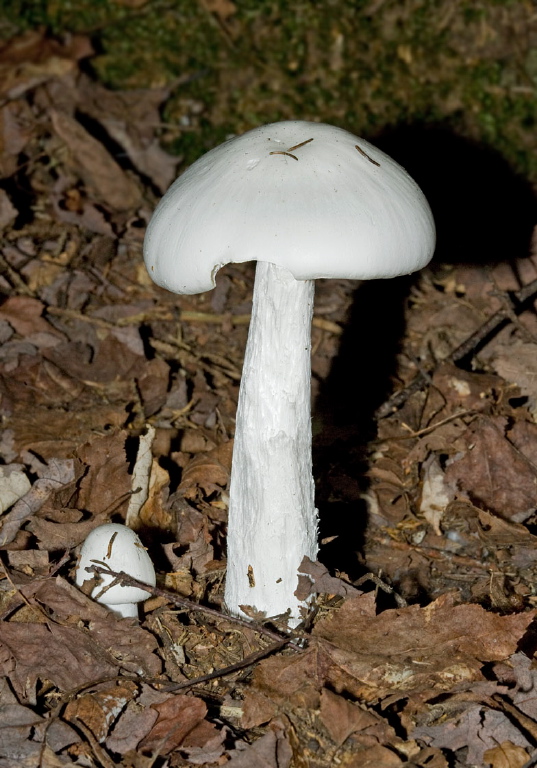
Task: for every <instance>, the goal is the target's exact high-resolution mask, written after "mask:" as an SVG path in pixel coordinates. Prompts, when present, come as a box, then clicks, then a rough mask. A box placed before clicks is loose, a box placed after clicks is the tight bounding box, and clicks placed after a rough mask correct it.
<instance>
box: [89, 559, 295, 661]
mask: <svg viewBox="0 0 537 768" xmlns="http://www.w3.org/2000/svg"><path fill="white" fill-rule="evenodd" d="M86 571H88V572H90V573H97V574H100V575H103V576H112V577H113V578H114V582H112V583H111V584H110V585H108V587H111V586H112V585H113V584H114V583H117V584H122V585H123V586H126V587H136V588H137V589H143V590H145V591H146V592H149V593H150V594H151V595H154V596H155V597H165V598H166V600H168V601H169V602H170V603H173V604H174V605H177V606H179V607H180V608H186V609H187V610H189V611H197V612H199V613H205V614H206V615H208V616H213V617H214V618H217V619H224V620H225V621H229V622H231V623H233V624H237V625H238V626H240V627H246V628H248V629H253V630H254V631H255V632H259V634H260V635H265V637H270V639H271V640H274V641H275V642H276V643H279V642H282V641H283V640H285V641H286V642H287V643H288V644H289V645H290V646H292V647H293V648H296V649H297V650H303V645H301V644H300V642H299V641H298V640H293V638H292V637H291V636H282V635H281V634H280V633H279V632H276V631H275V630H273V629H268V627H265V626H263V624H259V622H254V621H251V620H250V619H241V618H240V617H239V616H228V615H227V614H224V613H222V612H221V611H218V610H216V608H209V607H208V606H206V605H201V604H200V603H194V602H193V601H192V600H187V598H186V597H180V596H179V595H176V594H175V593H174V592H168V591H167V590H165V589H161V588H160V587H152V586H151V585H150V584H145V583H144V582H143V581H138V579H134V578H133V577H132V576H129V575H128V574H127V573H124V572H123V571H119V572H118V571H112V570H109V569H108V568H102V567H101V566H98V565H94V566H92V567H91V568H86Z"/></svg>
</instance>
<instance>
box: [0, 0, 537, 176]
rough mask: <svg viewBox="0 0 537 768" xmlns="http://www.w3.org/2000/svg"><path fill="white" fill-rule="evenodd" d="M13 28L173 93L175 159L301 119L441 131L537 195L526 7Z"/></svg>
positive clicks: (188, 15)
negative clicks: (467, 143)
mask: <svg viewBox="0 0 537 768" xmlns="http://www.w3.org/2000/svg"><path fill="white" fill-rule="evenodd" d="M3 12H4V15H5V17H6V21H7V24H6V25H3V27H0V29H2V28H4V29H8V28H9V29H10V30H13V29H15V30H19V31H23V30H24V29H28V28H31V27H35V26H38V25H44V26H46V27H48V28H49V29H50V31H51V32H52V33H54V34H57V35H61V34H62V33H63V32H65V31H76V32H85V33H87V34H89V35H90V36H91V38H92V40H93V42H94V45H95V48H96V50H97V55H96V56H95V57H94V59H93V60H92V62H91V63H92V66H93V67H94V70H95V73H96V75H97V76H98V77H99V78H100V79H101V80H103V81H104V82H105V83H107V84H108V85H110V86H112V87H118V88H131V87H144V86H147V87H149V86H162V85H166V86H169V87H170V88H171V98H170V100H169V102H168V104H167V107H166V112H165V116H164V118H165V120H167V121H169V122H174V121H175V122H178V121H184V123H185V130H182V131H181V133H180V136H179V138H177V139H173V140H172V148H173V149H175V150H176V151H179V152H180V153H182V154H184V155H185V157H186V159H187V160H188V161H190V160H191V159H194V158H195V157H197V156H199V154H201V153H202V152H203V151H205V150H206V149H207V148H208V147H210V146H214V145H215V144H216V143H218V142H219V141H220V140H221V139H222V138H225V137H226V136H227V135H229V134H230V133H237V132H241V131H243V130H246V129H248V128H250V127H253V126H254V125H257V124H259V123H263V122H268V121H272V120H279V119H288V118H303V119H310V120H323V121H325V122H333V123H335V124H337V125H344V126H346V127H348V128H350V129H351V130H353V131H355V132H358V133H362V134H364V135H367V136H372V135H373V136H374V135H375V133H377V132H378V131H380V130H381V129H382V128H383V127H385V126H386V125H397V123H401V122H405V123H406V122H412V121H425V122H427V121H432V122H435V123H438V122H443V123H444V124H447V125H450V126H452V127H453V129H454V130H456V131H457V132H459V133H460V134H462V135H463V136H468V137H470V138H472V139H474V140H477V141H482V142H485V143H486V144H489V145H490V146H491V147H493V148H495V149H497V150H498V151H500V152H502V153H503V154H504V155H505V157H506V158H507V159H508V160H509V161H510V162H512V163H513V164H514V165H515V167H516V169H517V170H518V171H520V172H522V173H529V174H531V178H532V179H533V181H534V182H537V170H536V168H535V165H536V164H537V160H535V157H536V156H537V153H536V152H535V150H536V148H537V147H536V144H537V138H536V136H535V124H536V116H537V101H536V100H535V94H534V88H535V83H536V82H537V74H536V73H537V64H536V61H537V59H536V58H535V51H534V49H532V48H531V47H530V44H529V42H528V39H529V38H528V39H527V38H526V37H524V36H521V37H520V39H518V40H516V44H515V45H514V44H513V33H512V29H513V27H515V28H518V29H524V28H526V27H527V25H528V24H529V23H530V16H531V13H532V9H531V4H529V3H526V2H523V0H507V1H506V0H460V2H459V3H458V4H454V3H453V0H385V1H384V2H383V3H382V4H378V3H375V2H374V0H355V2H352V3H348V2H344V1H343V0H325V1H324V2H322V3H319V2H313V0H307V1H306V0H299V2H297V3H294V4H289V3H288V2H287V1H286V0H266V1H265V2H262V3H260V2H259V0H240V2H239V0H236V12H235V13H232V14H231V15H229V16H228V17H227V18H224V19H218V18H217V17H216V16H215V15H213V14H211V13H209V12H208V11H207V10H206V8H205V6H204V4H203V3H201V2H200V3H198V2H192V0H148V2H146V3H145V4H143V5H141V6H139V7H137V8H136V7H135V8H132V7H129V5H128V4H125V3H124V2H113V0H23V2H22V3H21V0H4V4H3Z"/></svg>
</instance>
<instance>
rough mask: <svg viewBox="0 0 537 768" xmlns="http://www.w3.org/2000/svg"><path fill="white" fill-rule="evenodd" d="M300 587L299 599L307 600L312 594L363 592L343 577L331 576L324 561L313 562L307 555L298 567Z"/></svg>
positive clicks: (359, 593) (373, 600)
mask: <svg viewBox="0 0 537 768" xmlns="http://www.w3.org/2000/svg"><path fill="white" fill-rule="evenodd" d="M298 574H299V575H298V587H297V589H296V591H295V595H296V596H297V597H298V599H299V600H306V598H307V597H309V596H310V595H312V594H317V595H320V594H326V595H340V596H341V597H358V596H359V595H361V594H362V592H360V590H359V589H356V587H353V586H352V584H349V583H348V582H346V581H343V579H339V578H336V577H335V576H330V574H329V572H328V568H327V567H326V566H324V565H323V564H322V563H318V562H313V560H310V559H309V557H305V558H304V559H303V560H302V562H301V563H300V566H299V568H298ZM371 598H372V606H371V610H372V612H373V615H374V613H375V596H374V594H373V593H371Z"/></svg>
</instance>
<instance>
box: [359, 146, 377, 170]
mask: <svg viewBox="0 0 537 768" xmlns="http://www.w3.org/2000/svg"><path fill="white" fill-rule="evenodd" d="M354 147H355V149H357V150H358V152H359V153H360V154H361V155H363V156H364V157H367V159H368V160H369V162H370V163H373V165H378V167H379V168H380V163H377V161H376V160H373V158H372V157H369V155H368V154H367V152H364V150H363V149H361V148H360V147H359V146H358V144H355V145H354Z"/></svg>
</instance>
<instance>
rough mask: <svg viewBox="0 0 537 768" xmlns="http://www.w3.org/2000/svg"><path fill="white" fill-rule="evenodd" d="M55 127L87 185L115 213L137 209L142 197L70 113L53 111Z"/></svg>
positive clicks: (114, 162)
mask: <svg viewBox="0 0 537 768" xmlns="http://www.w3.org/2000/svg"><path fill="white" fill-rule="evenodd" d="M51 119H52V125H53V128H54V130H55V131H56V133H57V134H58V136H59V137H60V138H61V139H62V141H64V142H65V144H66V146H67V147H68V148H69V150H70V153H71V162H72V164H73V166H74V167H75V168H76V169H77V171H78V172H79V173H80V175H81V176H82V178H83V180H84V182H85V183H86V184H87V185H88V187H90V188H91V189H92V191H93V192H94V193H95V194H96V195H97V197H98V199H99V200H102V201H103V202H105V203H106V204H107V205H109V206H110V207H111V208H112V210H116V211H126V210H129V209H131V208H136V206H137V205H139V204H140V202H141V194H140V190H139V189H138V187H137V185H136V184H135V183H134V181H133V180H132V179H131V178H130V177H129V176H127V174H126V173H125V172H124V171H123V170H122V169H121V168H120V166H119V165H118V164H117V163H116V161H115V160H114V159H113V157H112V156H111V155H110V154H109V153H108V151H107V150H106V149H105V148H104V146H103V145H102V144H101V143H100V142H99V141H97V139H95V138H94V137H93V136H91V135H90V134H89V133H88V132H87V131H86V129H85V128H83V127H82V125H80V123H78V122H77V121H76V120H75V119H74V118H72V117H70V116H69V115H67V114H63V113H61V112H57V111H56V110H52V111H51Z"/></svg>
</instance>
